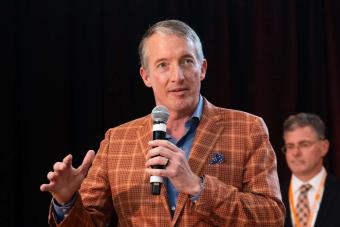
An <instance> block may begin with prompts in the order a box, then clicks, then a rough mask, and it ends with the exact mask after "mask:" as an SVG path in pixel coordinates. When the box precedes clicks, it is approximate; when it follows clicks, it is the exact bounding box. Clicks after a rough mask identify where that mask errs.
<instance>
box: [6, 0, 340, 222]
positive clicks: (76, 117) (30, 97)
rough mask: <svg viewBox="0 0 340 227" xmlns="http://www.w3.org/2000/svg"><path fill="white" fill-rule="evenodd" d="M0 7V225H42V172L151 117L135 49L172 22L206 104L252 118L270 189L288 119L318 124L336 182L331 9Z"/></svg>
mask: <svg viewBox="0 0 340 227" xmlns="http://www.w3.org/2000/svg"><path fill="white" fill-rule="evenodd" d="M1 4H2V5H4V6H5V7H2V9H4V10H3V11H4V12H3V13H2V16H3V19H2V24H4V25H5V26H2V28H1V32H2V34H1V37H2V38H1V40H2V41H1V49H2V51H1V55H2V56H4V57H3V60H2V67H1V72H0V73H1V77H2V80H3V79H4V80H5V81H4V82H3V83H2V86H1V87H2V89H1V90H2V93H3V94H2V97H3V98H4V100H5V101H4V102H3V104H2V110H1V112H2V116H3V117H2V121H3V124H4V125H5V127H4V128H5V130H3V132H4V133H5V137H3V138H5V139H3V141H2V142H1V143H2V150H3V151H2V155H1V176H2V179H1V182H2V185H1V190H2V191H4V192H2V193H1V197H0V198H1V201H0V202H1V206H2V210H3V211H1V212H0V215H1V222H0V225H1V226H46V225H47V213H48V207H49V202H50V199H51V197H50V195H49V193H42V192H40V191H39V186H40V184H41V183H45V182H47V179H46V174H47V173H48V171H50V170H51V169H52V166H53V164H54V162H56V161H59V160H61V159H62V158H63V157H64V156H65V155H67V154H68V153H72V154H73V155H74V157H75V163H76V164H77V165H78V164H79V163H80V161H81V159H82V158H83V156H84V154H85V152H86V151H87V150H88V149H98V145H99V142H100V141H101V139H102V138H103V136H104V133H105V131H106V130H107V129H108V128H110V127H114V126H117V125H118V124H121V123H123V122H126V121H129V120H132V119H134V118H136V117H140V116H143V115H145V114H148V113H150V112H151V110H152V108H153V107H154V100H153V95H152V92H151V90H150V89H147V88H146V87H145V86H144V84H143V82H142V80H141V79H140V76H139V61H138V55H137V46H138V42H139V40H140V38H141V36H142V34H143V32H144V31H145V30H146V29H147V28H148V26H149V25H151V24H153V23H155V22H156V21H159V20H162V19H180V20H183V21H184V22H187V23H188V24H189V25H190V26H191V27H192V28H194V29H195V30H196V32H197V33H198V35H199V36H200V38H201V40H202V43H203V48H204V52H205V56H206V58H207V60H208V72H207V78H206V80H205V81H203V85H202V94H203V95H204V96H205V97H207V98H208V100H210V101H211V102H212V103H214V104H215V105H218V106H222V107H227V108H233V109H240V110H243V111H247V112H251V113H254V114H256V115H259V116H261V117H263V119H264V120H265V122H266V123H267V126H268V128H269V132H270V137H271V142H272V144H273V147H274V149H275V151H276V154H277V158H278V172H279V177H280V180H281V181H284V180H287V179H289V171H288V169H287V166H286V164H285V159H284V156H283V155H282V154H281V152H280V147H281V146H282V143H283V141H282V129H281V128H282V122H283V120H284V119H285V118H286V117H288V116H289V115H290V114H293V113H296V112H300V111H304V112H313V113H316V114H318V115H320V116H321V117H322V118H323V119H324V121H325V123H326V124H327V127H328V131H327V135H328V138H329V139H330V141H331V147H330V151H329V154H328V157H327V160H326V167H327V169H328V171H329V172H330V173H333V174H335V175H337V176H338V177H340V165H339V163H340V154H339V151H340V117H339V112H340V93H339V85H340V83H339V82H340V78H339V76H340V66H339V65H340V64H339V63H340V42H339V41H340V39H339V38H340V32H339V27H340V25H339V22H340V20H339V16H338V15H339V13H340V1H338V0H333V1H331V0H328V1H327V0H325V1H321V0H275V1H273V0H267V1H264V0H256V1H255V0H254V1H250V0H249V1H246V0H225V1H217V0H216V1H207V0H171V1H170V0H169V1H152V0H145V1H141V0H134V1H133V0H121V1H118V0H31V1H28V0H6V1H2V3H1ZM3 22H5V23H3ZM337 163H338V165H337Z"/></svg>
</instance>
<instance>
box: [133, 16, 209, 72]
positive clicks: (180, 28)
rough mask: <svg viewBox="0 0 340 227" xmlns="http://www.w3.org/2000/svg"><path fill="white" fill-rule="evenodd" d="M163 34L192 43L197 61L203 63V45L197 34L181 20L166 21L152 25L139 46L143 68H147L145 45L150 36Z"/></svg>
mask: <svg viewBox="0 0 340 227" xmlns="http://www.w3.org/2000/svg"><path fill="white" fill-rule="evenodd" d="M157 32H158V33H163V34H168V35H176V36H179V37H183V38H185V39H187V40H189V41H192V42H193V44H194V47H195V52H196V57H197V60H198V61H199V62H200V63H202V62H203V59H204V55H203V50H202V43H201V40H200V38H199V37H198V35H197V34H196V32H195V31H194V30H193V29H192V28H191V27H189V25H187V24H186V23H184V22H182V21H179V20H164V21H160V22H157V23H156V24H154V25H152V26H151V27H150V28H149V29H148V30H147V31H146V32H145V33H144V35H143V38H142V40H141V41H140V43H139V46H138V54H139V59H140V64H141V66H142V67H144V68H147V65H146V64H147V63H146V62H147V59H146V58H147V53H146V47H145V43H146V40H147V39H148V38H150V36H152V35H153V34H155V33H157Z"/></svg>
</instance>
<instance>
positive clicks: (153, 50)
mask: <svg viewBox="0 0 340 227" xmlns="http://www.w3.org/2000/svg"><path fill="white" fill-rule="evenodd" d="M145 45H146V59H147V62H146V64H147V68H143V67H141V69H140V75H141V76H142V79H143V81H144V83H145V85H146V86H147V87H150V88H152V89H153V93H154V96H155V101H156V104H157V105H164V106H166V107H167V108H168V109H169V111H170V112H171V113H173V114H177V115H188V114H191V113H192V112H193V111H194V109H195V107H196V105H197V103H198V98H199V92H200V88H201V81H202V80H203V79H204V77H205V73H206V68H207V63H206V61H205V60H204V61H203V63H199V62H198V60H197V57H196V55H195V53H196V52H195V48H194V44H193V42H191V41H188V40H186V39H184V38H182V37H178V36H175V35H168V34H162V33H155V34H153V35H152V36H151V37H149V38H148V40H147V41H146V44H145ZM170 116H171V115H170Z"/></svg>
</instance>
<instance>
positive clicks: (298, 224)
mask: <svg viewBox="0 0 340 227" xmlns="http://www.w3.org/2000/svg"><path fill="white" fill-rule="evenodd" d="M326 177H327V173H326V174H325V176H324V177H323V179H322V180H321V181H320V184H319V186H318V189H317V190H316V193H315V196H314V202H313V206H312V209H311V211H310V213H309V216H308V221H307V226H310V224H311V221H312V217H313V216H314V212H315V209H316V206H317V204H318V202H319V201H320V194H321V191H322V190H323V188H324V187H325V181H326ZM288 196H289V204H290V209H291V210H292V212H293V218H294V223H295V227H301V225H300V223H299V219H298V216H297V212H296V208H295V205H294V199H293V185H292V180H290V185H289V193H288Z"/></svg>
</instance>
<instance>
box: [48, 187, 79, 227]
mask: <svg viewBox="0 0 340 227" xmlns="http://www.w3.org/2000/svg"><path fill="white" fill-rule="evenodd" d="M76 198H77V196H76V193H75V194H74V195H73V197H72V199H71V200H70V201H69V202H67V203H65V204H64V205H60V204H59V203H58V202H57V201H56V200H55V199H52V206H53V212H54V215H55V218H56V221H57V223H60V222H61V221H63V220H64V218H65V217H67V214H68V213H69V212H70V210H71V209H72V207H73V205H74V203H75V202H76Z"/></svg>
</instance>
